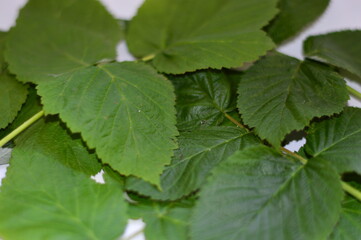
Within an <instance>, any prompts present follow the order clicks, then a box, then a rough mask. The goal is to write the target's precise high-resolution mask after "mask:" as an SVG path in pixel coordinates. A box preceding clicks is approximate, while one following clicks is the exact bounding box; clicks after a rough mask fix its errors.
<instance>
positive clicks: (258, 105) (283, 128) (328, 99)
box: [238, 53, 348, 146]
mask: <svg viewBox="0 0 361 240" xmlns="http://www.w3.org/2000/svg"><path fill="white" fill-rule="evenodd" d="M238 93H239V99H238V108H239V110H240V113H241V114H242V119H243V121H244V123H245V124H247V125H249V126H250V127H255V132H256V133H257V134H258V135H259V136H260V137H261V138H264V139H266V140H267V141H268V142H270V143H271V144H272V145H274V146H279V145H280V142H281V141H282V139H283V138H284V137H285V135H286V134H287V133H290V132H291V131H293V130H300V129H303V128H304V127H305V126H307V125H308V124H309V122H310V120H311V119H312V118H314V117H321V116H325V115H332V114H334V113H338V112H341V111H342V109H343V107H344V106H345V105H346V102H347V100H348V93H347V89H346V84H345V81H344V80H343V79H342V78H341V77H340V76H339V75H338V74H337V73H335V72H333V71H332V69H330V68H329V67H327V66H325V65H322V64H319V63H316V62H312V61H304V62H301V61H299V60H297V59H295V58H292V57H288V56H285V55H281V54H278V53H275V54H273V55H270V56H267V57H265V58H263V59H262V60H260V61H259V62H257V63H256V64H255V65H254V66H253V67H252V68H250V69H249V70H248V71H247V72H246V73H245V74H244V75H243V77H242V79H241V81H240V84H239V88H238Z"/></svg>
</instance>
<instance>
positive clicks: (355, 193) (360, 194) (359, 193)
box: [224, 90, 361, 201]
mask: <svg viewBox="0 0 361 240" xmlns="http://www.w3.org/2000/svg"><path fill="white" fill-rule="evenodd" d="M355 91H356V90H355ZM360 99H361V94H360ZM224 114H225V116H226V117H227V118H228V119H229V120H230V121H231V122H233V123H234V124H236V125H237V126H239V127H243V128H246V127H245V126H244V125H242V124H241V123H239V122H238V121H237V120H236V119H234V118H232V117H231V116H229V115H228V114H227V113H224ZM246 129H247V128H246ZM281 150H282V151H283V152H284V153H285V154H287V155H289V156H292V157H294V158H297V159H298V160H299V161H300V162H301V163H302V164H307V162H308V160H307V159H306V158H304V157H302V156H301V155H299V154H297V153H295V152H292V151H290V150H288V149H287V148H284V147H281ZM341 185H342V189H343V190H344V191H345V192H347V193H348V194H350V195H351V196H353V197H354V198H356V199H357V200H359V201H361V191H359V190H358V189H356V188H354V187H352V186H351V185H349V184H348V183H346V182H344V181H341Z"/></svg>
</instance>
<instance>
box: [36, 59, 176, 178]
mask: <svg viewBox="0 0 361 240" xmlns="http://www.w3.org/2000/svg"><path fill="white" fill-rule="evenodd" d="M38 90H39V94H40V95H41V96H42V102H43V103H44V110H45V112H46V113H48V114H49V113H50V114H57V113H59V114H60V117H61V119H63V120H64V121H65V122H66V123H67V125H68V126H69V128H70V129H71V130H72V131H73V132H80V133H81V134H82V137H83V138H84V140H85V141H86V142H87V144H88V146H89V147H90V148H95V149H96V152H97V154H98V156H99V157H100V158H101V160H102V161H103V163H108V164H109V165H110V166H111V167H112V168H113V169H114V170H116V171H118V172H120V173H122V174H124V175H135V176H138V177H140V178H143V179H144V180H146V181H150V182H151V183H153V184H159V175H160V174H161V173H162V172H163V170H164V165H166V164H169V163H170V161H171V156H172V155H173V149H175V148H176V146H177V145H176V143H175V141H174V138H175V137H176V135H177V134H178V132H177V129H176V127H175V123H176V117H175V108H174V105H175V96H174V93H173V86H172V85H171V83H170V82H169V81H168V80H167V79H165V78H164V77H163V76H161V75H159V74H157V73H156V71H155V70H154V69H153V68H151V67H149V66H147V65H146V64H144V63H135V62H123V63H111V64H105V65H99V66H91V67H87V68H83V69H81V70H79V71H73V72H72V73H69V74H64V75H60V76H58V77H56V78H54V79H53V80H52V81H46V82H45V81H44V82H41V83H39V86H38Z"/></svg>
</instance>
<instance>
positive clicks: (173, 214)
mask: <svg viewBox="0 0 361 240" xmlns="http://www.w3.org/2000/svg"><path fill="white" fill-rule="evenodd" d="M193 205H194V201H193V200H183V201H181V202H169V203H161V202H152V201H149V200H141V201H140V202H138V203H137V204H134V205H130V208H129V212H130V216H131V217H132V218H136V219H137V218H142V219H143V221H144V222H145V224H146V228H145V231H144V235H145V237H146V239H147V240H188V239H189V237H188V236H189V224H190V222H189V221H190V217H191V213H192V208H193Z"/></svg>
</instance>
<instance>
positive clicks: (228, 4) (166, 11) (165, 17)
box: [126, 0, 277, 74]
mask: <svg viewBox="0 0 361 240" xmlns="http://www.w3.org/2000/svg"><path fill="white" fill-rule="evenodd" d="M276 2H277V1H276V0H258V1H254V0H242V1H239V0H227V1H224V0H197V1H193V0H174V1H169V0H147V1H146V2H145V3H144V5H143V6H142V7H141V8H140V9H139V11H138V14H137V16H136V17H134V18H133V20H132V21H131V22H130V24H129V28H128V31H127V36H126V37H127V44H128V47H129V49H130V51H131V52H132V53H133V54H134V55H135V56H136V57H140V58H143V57H149V56H153V55H154V60H153V64H154V66H155V67H156V68H157V69H158V70H159V71H161V72H165V73H176V74H178V73H184V72H191V71H194V70H197V69H205V68H209V67H211V68H216V69H220V68H222V67H227V68H230V67H238V66H241V65H242V64H243V63H245V62H251V61H254V60H256V59H257V58H258V57H259V56H261V55H264V54H265V53H266V51H267V50H270V49H272V48H273V47H274V45H273V43H272V41H271V40H270V39H269V38H268V37H267V36H266V34H265V33H264V32H263V31H261V30H260V29H261V28H262V27H263V26H264V25H266V24H267V23H268V21H269V20H270V19H271V18H272V17H273V16H274V15H275V14H276V13H277V10H276V7H275V6H276Z"/></svg>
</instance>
